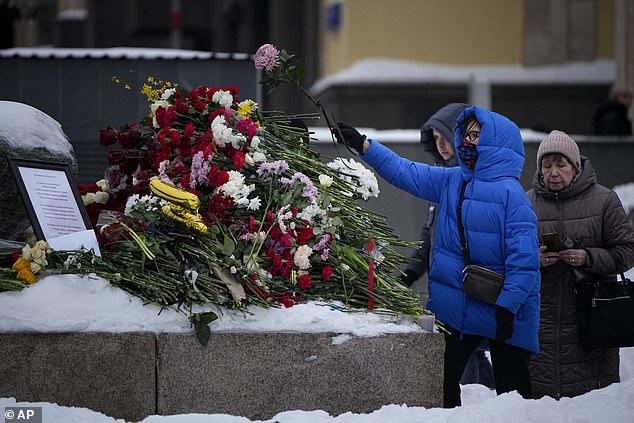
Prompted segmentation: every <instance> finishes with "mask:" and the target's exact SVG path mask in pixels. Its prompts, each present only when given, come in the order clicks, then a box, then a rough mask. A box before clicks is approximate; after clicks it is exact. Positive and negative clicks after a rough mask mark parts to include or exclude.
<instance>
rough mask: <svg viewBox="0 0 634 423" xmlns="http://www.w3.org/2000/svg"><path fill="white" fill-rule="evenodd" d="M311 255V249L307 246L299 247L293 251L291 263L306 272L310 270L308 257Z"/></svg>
mask: <svg viewBox="0 0 634 423" xmlns="http://www.w3.org/2000/svg"><path fill="white" fill-rule="evenodd" d="M312 253H313V249H312V248H310V247H309V246H308V245H300V246H299V248H297V251H295V255H294V256H293V263H295V265H296V266H297V267H299V268H300V269H301V270H306V269H309V268H310V255H311V254H312Z"/></svg>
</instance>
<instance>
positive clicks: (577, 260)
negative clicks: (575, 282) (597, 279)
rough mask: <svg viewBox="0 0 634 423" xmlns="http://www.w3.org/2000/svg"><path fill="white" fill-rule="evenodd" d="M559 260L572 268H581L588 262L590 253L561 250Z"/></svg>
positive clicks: (578, 250) (579, 250) (576, 250)
mask: <svg viewBox="0 0 634 423" xmlns="http://www.w3.org/2000/svg"><path fill="white" fill-rule="evenodd" d="M559 258H560V259H561V260H563V261H564V263H567V264H569V265H570V266H574V267H579V266H583V265H585V264H586V262H587V261H588V252H587V251H586V250H582V249H575V250H573V249H570V250H561V251H560V252H559Z"/></svg>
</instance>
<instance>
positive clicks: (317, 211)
mask: <svg viewBox="0 0 634 423" xmlns="http://www.w3.org/2000/svg"><path fill="white" fill-rule="evenodd" d="M297 217H298V218H299V219H302V220H306V221H308V222H309V223H311V224H312V223H313V222H314V221H319V222H322V221H323V220H324V219H325V218H326V211H325V210H322V209H321V208H319V206H318V205H317V204H315V203H311V204H309V205H308V206H306V207H304V209H303V210H302V211H301V212H299V213H297Z"/></svg>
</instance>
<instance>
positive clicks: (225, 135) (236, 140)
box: [211, 116, 247, 150]
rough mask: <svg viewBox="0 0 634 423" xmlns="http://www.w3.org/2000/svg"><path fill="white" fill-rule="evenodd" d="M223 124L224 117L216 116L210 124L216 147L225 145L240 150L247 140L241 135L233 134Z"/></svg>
mask: <svg viewBox="0 0 634 423" xmlns="http://www.w3.org/2000/svg"><path fill="white" fill-rule="evenodd" d="M225 122H226V121H225V117H224V116H216V117H215V118H214V120H213V122H211V131H212V133H213V135H214V140H215V141H216V145H218V146H220V147H224V146H225V145H227V144H231V145H232V146H233V148H235V149H236V150H239V149H241V148H242V145H243V144H244V143H245V142H246V140H247V139H246V137H245V136H244V135H242V134H234V133H233V130H232V129H231V128H229V127H228V126H227V125H226V124H225Z"/></svg>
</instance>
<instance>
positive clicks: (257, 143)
mask: <svg viewBox="0 0 634 423" xmlns="http://www.w3.org/2000/svg"><path fill="white" fill-rule="evenodd" d="M259 146H260V137H258V136H257V135H256V136H254V137H253V138H251V148H252V149H254V150H257V149H258V147H259Z"/></svg>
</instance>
